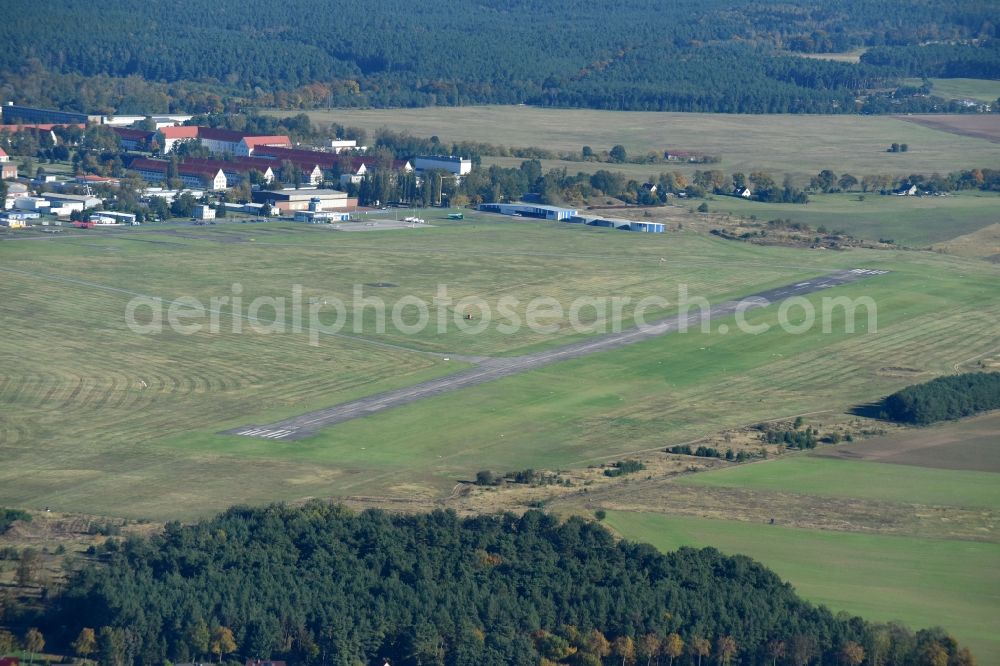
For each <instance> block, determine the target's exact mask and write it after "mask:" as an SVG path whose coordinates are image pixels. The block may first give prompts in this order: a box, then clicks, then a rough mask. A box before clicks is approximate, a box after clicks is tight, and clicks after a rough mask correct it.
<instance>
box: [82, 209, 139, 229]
mask: <svg viewBox="0 0 1000 666" xmlns="http://www.w3.org/2000/svg"><path fill="white" fill-rule="evenodd" d="M87 219H88V220H89V221H90V222H93V223H94V224H128V225H132V226H135V225H137V224H138V223H137V222H136V217H135V214H134V213H119V212H118V211H114V210H102V211H99V212H97V213H93V214H91V215H90V217H88V218H87Z"/></svg>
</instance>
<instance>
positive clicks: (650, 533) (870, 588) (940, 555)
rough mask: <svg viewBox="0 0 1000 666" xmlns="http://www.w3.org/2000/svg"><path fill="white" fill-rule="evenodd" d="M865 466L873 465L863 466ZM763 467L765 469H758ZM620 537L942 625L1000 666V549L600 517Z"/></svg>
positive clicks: (911, 621) (881, 614)
mask: <svg viewBox="0 0 1000 666" xmlns="http://www.w3.org/2000/svg"><path fill="white" fill-rule="evenodd" d="M871 465H872V466H873V467H877V466H879V465H878V464H875V463H872V464H871ZM766 466H768V467H769V466H770V465H766ZM606 523H607V524H608V525H609V526H610V527H611V528H613V529H614V530H615V531H616V532H618V533H619V534H621V535H623V536H624V537H626V538H628V539H632V540H636V541H643V542H648V543H651V544H653V545H654V546H656V547H657V548H659V549H661V550H665V551H667V550H674V549H676V548H679V547H681V546H693V547H704V546H713V547H715V548H718V549H719V550H721V551H723V552H725V553H729V554H737V553H739V554H744V555H748V556H750V557H752V558H754V559H756V560H758V561H759V562H761V563H763V564H764V565H765V566H767V567H769V568H771V569H773V570H774V571H776V572H777V573H778V575H780V576H781V577H782V578H783V579H785V580H787V581H789V582H790V583H791V584H792V585H794V586H795V588H796V590H797V591H798V592H799V593H800V594H802V595H803V596H804V597H805V598H806V599H809V600H811V601H813V602H815V603H818V604H824V605H826V606H828V607H829V608H830V609H832V610H834V611H838V610H844V611H848V612H850V613H857V614H859V615H862V616H864V617H865V618H867V619H870V620H882V621H890V620H900V621H903V622H904V623H906V624H908V625H909V626H911V627H927V626H935V625H939V626H943V627H945V628H946V629H947V630H948V631H949V632H951V633H952V634H954V635H955V636H956V637H957V638H958V639H959V640H960V641H961V642H963V643H965V644H967V645H969V646H970V648H971V649H972V650H973V653H974V654H975V655H976V656H977V658H978V659H979V663H982V664H996V663H998V662H1000V638H998V633H997V627H996V617H997V609H998V607H1000V570H998V569H997V566H996V563H997V562H998V561H1000V544H996V543H979V542H969V541H949V540H934V539H915V538H909V537H899V536H879V535H871V534H855V533H849V532H830V531H822V530H809V529H793V528H787V527H781V526H776V525H764V524H753V523H742V522H734V521H725V520H705V519H700V518H688V517H673V516H666V515H662V514H654V513H626V512H614V511H610V512H608V515H607V518H606Z"/></svg>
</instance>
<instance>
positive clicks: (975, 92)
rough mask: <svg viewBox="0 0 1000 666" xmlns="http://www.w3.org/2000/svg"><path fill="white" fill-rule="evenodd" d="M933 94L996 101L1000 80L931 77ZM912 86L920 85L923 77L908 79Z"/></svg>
mask: <svg viewBox="0 0 1000 666" xmlns="http://www.w3.org/2000/svg"><path fill="white" fill-rule="evenodd" d="M930 82H931V94H932V95H937V96H938V97H944V98H945V99H974V100H978V101H980V102H989V103H991V104H992V103H994V102H996V101H997V99H1000V81H993V80H990V79H930ZM906 83H907V84H908V85H911V86H920V85H922V84H923V79H907V80H906Z"/></svg>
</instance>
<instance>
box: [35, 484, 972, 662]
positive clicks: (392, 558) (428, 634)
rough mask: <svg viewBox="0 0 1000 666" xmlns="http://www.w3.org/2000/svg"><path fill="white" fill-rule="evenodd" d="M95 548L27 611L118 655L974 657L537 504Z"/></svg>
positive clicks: (745, 567)
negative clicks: (214, 639)
mask: <svg viewBox="0 0 1000 666" xmlns="http://www.w3.org/2000/svg"><path fill="white" fill-rule="evenodd" d="M96 555H97V556H98V557H100V558H101V560H102V562H101V564H99V565H93V566H88V567H87V568H85V569H84V570H82V571H80V572H79V573H77V574H74V575H73V576H72V577H71V579H70V580H69V582H68V583H67V586H66V588H65V590H64V591H63V593H62V595H61V596H60V597H59V599H58V600H57V601H56V603H55V604H54V605H53V606H52V607H51V608H50V609H49V610H48V611H47V612H46V613H45V614H44V615H43V616H40V617H38V618H36V620H35V621H34V622H33V625H34V626H36V627H38V628H39V630H40V631H44V632H45V633H46V636H48V637H50V638H51V642H52V643H53V644H54V645H56V646H69V645H70V644H71V643H74V642H75V645H76V649H77V651H78V653H80V652H81V650H82V651H83V652H86V653H87V654H97V653H100V652H101V651H110V652H114V653H115V654H116V655H117V656H116V657H115V659H114V660H108V661H106V663H111V664H121V665H122V666H126V665H131V664H143V665H145V664H161V663H164V662H165V661H166V660H168V659H169V660H171V661H191V660H193V659H196V658H198V657H199V656H200V655H202V654H205V649H206V642H205V636H206V634H207V635H209V636H212V633H213V631H215V632H221V631H222V630H223V629H226V628H228V629H229V630H231V639H232V640H231V642H229V641H227V642H226V644H225V645H226V647H224V648H220V649H213V648H212V647H211V646H212V643H211V641H210V643H209V649H210V651H211V652H213V653H215V654H216V655H219V656H221V655H220V650H221V652H222V653H223V654H228V653H229V652H230V651H232V652H233V654H234V655H235V656H237V657H239V658H265V659H266V658H286V659H289V660H291V661H294V662H295V663H299V664H319V663H382V661H381V660H382V659H388V660H390V661H391V663H394V664H448V665H451V664H473V663H475V664H484V665H493V664H496V665H498V666H499V665H500V664H512V663H540V662H541V660H542V659H546V660H548V662H551V663H567V664H574V665H579V664H588V665H596V664H601V663H604V664H619V663H624V664H625V665H626V666H628V665H629V664H631V663H638V662H639V661H640V660H641V661H642V663H646V664H649V662H650V660H656V659H658V658H660V659H662V660H663V661H666V660H668V659H674V660H679V661H683V663H692V664H697V663H699V662H700V661H703V660H706V659H709V658H714V659H715V660H716V661H717V662H718V663H723V664H724V663H728V662H729V661H730V660H732V659H734V658H735V657H736V656H737V655H738V657H739V659H740V662H741V663H743V664H765V663H767V664H773V663H785V664H792V663H794V664H808V663H816V662H817V661H821V662H822V663H833V661H835V660H837V659H839V658H840V656H841V655H842V653H843V652H844V650H845V647H847V646H849V645H851V644H852V643H853V644H856V645H857V646H859V647H860V648H861V649H863V651H864V653H865V654H867V655H870V657H869V660H870V663H872V664H873V665H875V666H885V665H888V664H912V663H925V662H922V661H920V659H919V657H918V656H917V655H918V654H919V653H920V651H921V650H923V649H924V648H925V646H927V645H930V644H932V643H933V644H937V645H939V646H940V648H941V649H942V650H943V651H944V653H945V655H946V657H947V658H948V659H951V660H952V661H951V662H949V663H952V664H956V665H958V664H965V663H970V662H969V661H968V660H967V659H965V657H963V656H962V655H963V654H964V653H962V652H961V650H960V649H959V647H958V646H957V645H956V644H955V642H954V640H953V639H951V638H949V637H947V635H945V634H944V633H943V632H941V631H937V630H926V631H921V632H918V633H916V634H914V633H913V632H910V631H908V630H905V629H903V628H901V627H880V626H876V625H872V624H869V623H866V622H865V621H863V620H862V619H860V618H856V617H849V616H847V615H838V616H834V615H833V614H831V613H830V612H829V611H828V610H826V609H824V608H822V607H815V606H812V605H810V604H808V603H806V602H804V601H802V600H801V599H799V598H798V597H796V595H795V593H794V591H793V590H792V588H791V587H790V586H788V585H787V584H785V583H783V582H781V581H780V580H779V579H778V578H777V576H775V575H774V574H773V573H771V572H770V571H768V570H766V569H764V568H762V567H761V566H760V565H758V564H756V563H754V562H752V561H751V560H749V559H747V558H745V557H727V556H724V555H722V554H721V553H719V552H717V551H715V550H713V549H704V550H692V549H681V550H679V551H676V552H673V553H668V554H661V553H659V552H657V551H656V550H655V549H653V548H652V547H650V546H645V545H637V544H633V543H628V542H616V541H615V540H614V539H613V538H612V536H611V534H610V533H609V532H607V531H606V530H604V529H603V528H602V527H600V526H599V525H597V524H595V523H592V522H588V521H584V520H581V519H578V518H573V519H570V520H567V521H565V522H560V521H559V519H557V518H556V517H553V516H549V515H546V514H543V513H540V512H537V511H530V512H528V513H526V514H524V515H523V516H514V515H500V516H478V517H472V518H467V519H460V518H458V517H457V516H456V515H455V514H453V513H451V512H440V511H438V512H434V513H431V514H425V515H407V516H403V515H389V514H386V513H383V512H379V511H366V512H363V513H359V514H353V513H351V512H349V511H347V510H345V509H343V508H341V507H338V506H334V505H330V504H326V503H321V502H314V503H310V504H307V505H305V506H301V507H297V508H291V507H286V506H270V507H265V508H254V509H250V508H245V507H237V508H233V509H231V510H229V511H227V512H226V513H224V514H222V515H220V516H219V517H217V518H214V519H212V520H207V521H204V522H201V523H198V524H195V525H190V526H181V525H179V524H176V523H171V524H168V525H167V526H166V528H165V530H164V532H163V533H162V534H161V535H158V536H155V537H152V538H149V539H140V538H129V539H127V540H125V541H124V542H121V541H119V540H116V539H111V540H109V541H108V542H107V546H106V547H104V548H100V549H98V550H97V553H96ZM88 628H89V629H91V631H87V630H88ZM95 628H100V629H95ZM219 635H221V634H219ZM102 636H103V637H104V639H103V642H102ZM95 640H96V644H95ZM116 645H117V646H119V647H114V646H116ZM778 646H782V647H781V649H779V648H778ZM691 648H693V650H692V649H691ZM89 650H94V652H89ZM797 655H799V656H797ZM963 660H964V661H963ZM102 663H105V660H104V659H102ZM542 663H546V662H542Z"/></svg>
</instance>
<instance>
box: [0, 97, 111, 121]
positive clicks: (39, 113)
mask: <svg viewBox="0 0 1000 666" xmlns="http://www.w3.org/2000/svg"><path fill="white" fill-rule="evenodd" d="M0 108H2V109H3V122H4V124H5V125H24V124H32V123H56V124H84V125H86V124H87V123H98V124H99V123H100V122H101V121H102V120H103V116H89V115H87V114H86V113H76V112H74V111H56V110H55V109H36V108H35V107H32V106H20V105H17V104H14V103H13V102H7V105H6V106H4V107H0Z"/></svg>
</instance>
